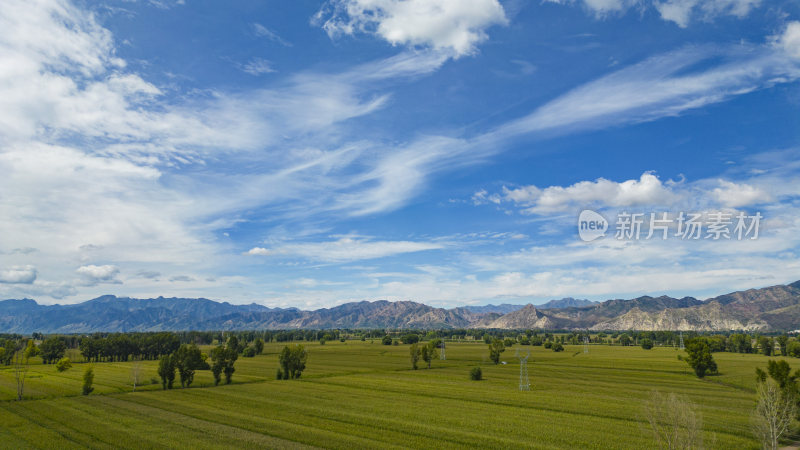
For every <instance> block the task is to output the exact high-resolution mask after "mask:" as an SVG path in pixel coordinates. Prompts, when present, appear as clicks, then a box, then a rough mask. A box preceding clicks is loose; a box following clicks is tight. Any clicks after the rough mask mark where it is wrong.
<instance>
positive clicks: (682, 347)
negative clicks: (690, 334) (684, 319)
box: [680, 331, 686, 350]
mask: <svg viewBox="0 0 800 450" xmlns="http://www.w3.org/2000/svg"><path fill="white" fill-rule="evenodd" d="M680 349H681V350H685V349H686V347H685V346H684V345H683V331H681V344H680Z"/></svg>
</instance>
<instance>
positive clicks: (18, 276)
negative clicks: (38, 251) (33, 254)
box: [0, 266, 37, 284]
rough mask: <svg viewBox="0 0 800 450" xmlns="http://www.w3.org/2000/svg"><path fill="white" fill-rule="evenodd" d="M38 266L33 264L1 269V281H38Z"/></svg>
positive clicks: (28, 282) (16, 282) (19, 282)
mask: <svg viewBox="0 0 800 450" xmlns="http://www.w3.org/2000/svg"><path fill="white" fill-rule="evenodd" d="M36 275H37V273H36V268H35V267H33V266H13V267H10V268H8V269H1V270H0V283H8V284H32V283H33V282H34V281H36Z"/></svg>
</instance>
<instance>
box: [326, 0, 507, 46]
mask: <svg viewBox="0 0 800 450" xmlns="http://www.w3.org/2000/svg"><path fill="white" fill-rule="evenodd" d="M316 21H317V22H319V23H321V24H322V28H323V29H324V30H325V31H326V32H327V33H328V34H329V35H330V36H331V37H333V36H336V35H339V34H350V35H352V34H355V33H356V32H362V33H374V34H376V35H378V36H380V37H381V38H383V39H385V40H386V41H388V42H389V43H391V44H392V45H407V46H412V47H427V48H432V49H434V50H439V51H445V52H448V53H452V55H453V56H454V57H460V56H464V55H468V54H471V53H473V52H475V50H476V47H477V45H478V44H479V43H481V42H483V41H484V40H486V39H487V35H486V31H485V30H486V29H487V28H489V27H491V26H492V25H505V24H507V23H508V19H506V16H505V11H504V10H503V7H502V6H501V5H500V3H499V2H498V1H497V0H332V1H330V2H329V3H328V4H327V5H326V7H324V8H323V9H321V10H320V11H319V13H317V16H316Z"/></svg>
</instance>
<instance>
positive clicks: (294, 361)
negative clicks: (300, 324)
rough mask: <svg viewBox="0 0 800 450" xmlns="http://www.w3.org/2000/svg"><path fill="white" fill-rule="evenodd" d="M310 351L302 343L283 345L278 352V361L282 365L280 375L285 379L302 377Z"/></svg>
mask: <svg viewBox="0 0 800 450" xmlns="http://www.w3.org/2000/svg"><path fill="white" fill-rule="evenodd" d="M307 360H308V352H307V351H306V349H305V347H303V346H302V345H295V346H292V347H289V346H288V345H287V346H285V347H283V350H281V352H280V353H279V354H278V363H279V364H280V366H281V369H280V375H281V376H282V378H283V379H284V380H289V379H295V378H300V375H301V374H302V373H303V370H305V369H306V361H307Z"/></svg>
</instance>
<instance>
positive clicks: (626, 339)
mask: <svg viewBox="0 0 800 450" xmlns="http://www.w3.org/2000/svg"><path fill="white" fill-rule="evenodd" d="M619 344H620V345H631V337H630V336H628V333H623V334H622V335H621V336H620V337H619Z"/></svg>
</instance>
